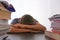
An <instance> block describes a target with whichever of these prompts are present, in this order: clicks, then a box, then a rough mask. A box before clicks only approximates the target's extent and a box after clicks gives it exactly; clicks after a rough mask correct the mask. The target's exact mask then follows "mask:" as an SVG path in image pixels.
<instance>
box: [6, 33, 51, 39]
mask: <svg viewBox="0 0 60 40" xmlns="http://www.w3.org/2000/svg"><path fill="white" fill-rule="evenodd" d="M7 40H51V39H49V38H46V37H45V35H44V34H30V33H27V34H8V38H7Z"/></svg>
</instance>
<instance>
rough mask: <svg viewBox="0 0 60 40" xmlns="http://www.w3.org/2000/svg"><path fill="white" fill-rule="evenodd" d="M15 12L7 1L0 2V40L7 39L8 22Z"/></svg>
mask: <svg viewBox="0 0 60 40" xmlns="http://www.w3.org/2000/svg"><path fill="white" fill-rule="evenodd" d="M12 12H15V10H14V8H13V6H11V4H8V2H6V1H0V39H2V38H4V37H6V35H5V34H6V33H7V31H8V30H9V24H8V20H10V19H11V13H12Z"/></svg>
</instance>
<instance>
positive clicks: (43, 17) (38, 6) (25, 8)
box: [6, 0, 60, 30]
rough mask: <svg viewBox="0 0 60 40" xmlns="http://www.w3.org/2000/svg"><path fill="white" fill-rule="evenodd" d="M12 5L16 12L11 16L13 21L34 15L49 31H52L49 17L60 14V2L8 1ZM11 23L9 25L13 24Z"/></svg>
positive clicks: (47, 0) (41, 0)
mask: <svg viewBox="0 0 60 40" xmlns="http://www.w3.org/2000/svg"><path fill="white" fill-rule="evenodd" d="M6 1H8V2H9V3H11V4H12V5H13V6H14V8H15V10H16V12H13V13H12V14H11V20H12V19H14V18H19V17H21V16H22V15H24V14H30V15H32V16H33V17H34V18H35V19H36V20H38V21H39V23H40V24H42V25H44V26H45V27H46V28H47V30H51V29H50V25H51V22H50V21H49V19H48V18H49V17H51V16H52V15H54V14H60V0H6ZM11 20H10V21H9V23H10V22H11Z"/></svg>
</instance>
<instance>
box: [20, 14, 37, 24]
mask: <svg viewBox="0 0 60 40" xmlns="http://www.w3.org/2000/svg"><path fill="white" fill-rule="evenodd" d="M20 23H21V24H27V25H33V24H36V23H35V21H34V18H33V17H32V16H31V15H29V14H26V15H23V16H22V18H21V19H20Z"/></svg>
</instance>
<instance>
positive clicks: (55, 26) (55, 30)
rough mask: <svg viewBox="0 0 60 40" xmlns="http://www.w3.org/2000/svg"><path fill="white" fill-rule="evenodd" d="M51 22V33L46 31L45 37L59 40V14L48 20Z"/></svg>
mask: <svg viewBox="0 0 60 40" xmlns="http://www.w3.org/2000/svg"><path fill="white" fill-rule="evenodd" d="M49 19H50V21H51V28H52V30H51V31H46V33H45V35H46V36H49V37H51V38H54V39H56V40H60V38H59V37H60V14H56V15H53V16H52V17H51V18H49Z"/></svg>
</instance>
